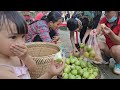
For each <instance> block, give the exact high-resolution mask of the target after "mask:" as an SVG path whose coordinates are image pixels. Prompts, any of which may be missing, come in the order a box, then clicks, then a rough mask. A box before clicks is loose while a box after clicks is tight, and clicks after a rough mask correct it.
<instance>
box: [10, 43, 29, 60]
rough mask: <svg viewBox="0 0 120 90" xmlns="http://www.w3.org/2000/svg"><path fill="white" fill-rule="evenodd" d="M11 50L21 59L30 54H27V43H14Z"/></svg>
mask: <svg viewBox="0 0 120 90" xmlns="http://www.w3.org/2000/svg"><path fill="white" fill-rule="evenodd" d="M10 51H11V52H12V53H13V54H14V55H15V56H17V57H18V58H20V59H21V60H24V59H25V58H26V57H27V56H28V54H27V46H26V45H25V44H21V45H20V44H12V45H11V46H10Z"/></svg>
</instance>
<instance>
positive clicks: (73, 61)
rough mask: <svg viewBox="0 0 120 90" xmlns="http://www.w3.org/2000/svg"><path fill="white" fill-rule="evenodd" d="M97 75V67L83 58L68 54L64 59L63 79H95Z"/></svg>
mask: <svg viewBox="0 0 120 90" xmlns="http://www.w3.org/2000/svg"><path fill="white" fill-rule="evenodd" d="M98 75H99V70H98V68H97V67H95V66H93V65H92V64H91V63H90V62H87V61H85V60H83V58H81V57H80V58H76V57H74V56H70V57H69V58H67V59H66V63H65V68H64V70H63V72H62V78H63V79H96V77H97V76H98Z"/></svg>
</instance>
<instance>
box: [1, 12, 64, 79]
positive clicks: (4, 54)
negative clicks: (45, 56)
mask: <svg viewBox="0 0 120 90" xmlns="http://www.w3.org/2000/svg"><path fill="white" fill-rule="evenodd" d="M27 32H28V28H27V24H26V22H25V20H24V17H22V15H20V14H19V13H18V12H17V11H0V79H30V75H29V72H28V70H29V71H35V70H36V63H35V61H34V60H33V59H32V57H31V56H30V55H28V52H27V47H26V45H25V34H27ZM63 68H64V61H63V63H62V64H57V63H56V62H55V61H52V63H51V66H50V68H49V69H48V71H47V72H46V73H45V74H44V75H43V76H41V77H40V78H39V79H49V78H52V77H53V76H54V75H58V74H59V73H60V72H61V71H62V70H63Z"/></svg>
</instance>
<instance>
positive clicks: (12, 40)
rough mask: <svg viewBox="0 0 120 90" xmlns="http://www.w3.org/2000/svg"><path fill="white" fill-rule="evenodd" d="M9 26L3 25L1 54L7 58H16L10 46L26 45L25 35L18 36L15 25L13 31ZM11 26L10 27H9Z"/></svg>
mask: <svg viewBox="0 0 120 90" xmlns="http://www.w3.org/2000/svg"><path fill="white" fill-rule="evenodd" d="M6 26H7V25H3V27H2V28H1V30H0V54H2V55H6V56H14V54H13V53H12V52H11V51H10V46H11V45H12V44H16V43H17V44H24V43H25V37H24V36H25V35H24V34H21V35H20V34H18V33H17V29H16V26H15V24H13V23H11V25H10V26H11V30H12V32H11V30H10V28H9V27H6ZM8 26H9V25H8Z"/></svg>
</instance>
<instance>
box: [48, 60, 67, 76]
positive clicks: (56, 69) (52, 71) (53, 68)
mask: <svg viewBox="0 0 120 90" xmlns="http://www.w3.org/2000/svg"><path fill="white" fill-rule="evenodd" d="M64 66H65V60H63V61H62V63H58V62H56V61H55V60H52V62H51V65H50V68H49V69H48V71H47V73H48V74H49V75H50V76H51V77H52V76H55V75H59V74H60V73H61V72H62V70H63V69H64Z"/></svg>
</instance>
